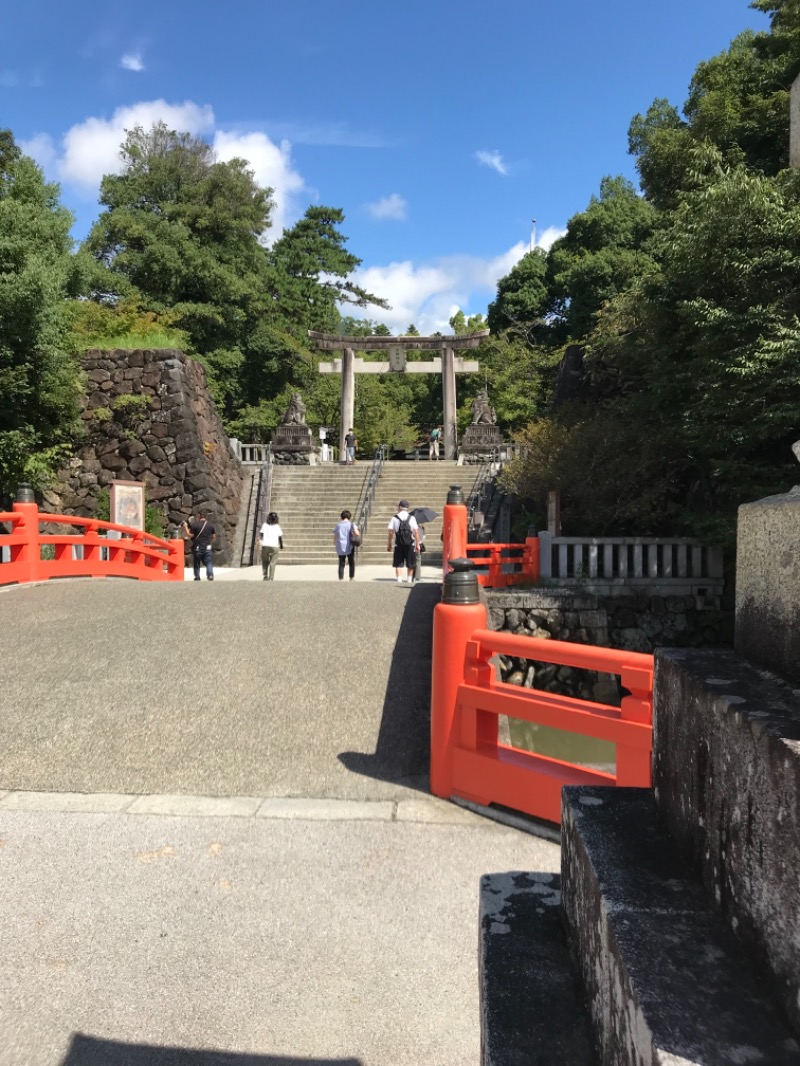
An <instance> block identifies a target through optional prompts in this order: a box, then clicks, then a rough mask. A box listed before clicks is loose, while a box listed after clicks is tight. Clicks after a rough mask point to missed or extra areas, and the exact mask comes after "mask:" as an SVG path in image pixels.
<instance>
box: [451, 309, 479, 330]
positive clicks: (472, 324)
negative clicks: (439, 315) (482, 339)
mask: <svg viewBox="0 0 800 1066" xmlns="http://www.w3.org/2000/svg"><path fill="white" fill-rule="evenodd" d="M486 328H487V326H486V319H485V318H484V317H483V315H470V316H469V318H467V316H466V315H465V314H464V312H463V311H456V313H455V314H454V315H453V317H452V318H451V319H450V329H452V331H453V333H455V334H459V333H478V332H480V331H481V330H483V329H486Z"/></svg>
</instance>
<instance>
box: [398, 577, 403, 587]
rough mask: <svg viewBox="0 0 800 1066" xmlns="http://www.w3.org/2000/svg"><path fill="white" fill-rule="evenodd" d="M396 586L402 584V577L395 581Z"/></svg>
mask: <svg viewBox="0 0 800 1066" xmlns="http://www.w3.org/2000/svg"><path fill="white" fill-rule="evenodd" d="M397 584H398V585H402V584H403V579H402V577H398V579H397Z"/></svg>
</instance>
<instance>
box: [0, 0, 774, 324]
mask: <svg viewBox="0 0 800 1066" xmlns="http://www.w3.org/2000/svg"><path fill="white" fill-rule="evenodd" d="M0 26H2V38H1V39H0V126H7V127H9V128H10V129H11V130H12V132H13V133H14V136H15V138H16V139H17V141H18V143H20V144H21V145H22V147H23V148H24V150H25V151H27V152H28V153H29V154H31V155H33V156H34V157H35V158H36V159H37V161H38V162H39V163H40V164H41V165H42V166H43V167H44V169H45V173H46V174H47V177H48V178H49V179H51V180H54V181H58V182H59V183H60V184H61V189H62V201H63V202H64V203H65V204H66V205H67V206H68V207H69V208H70V209H71V210H72V211H73V212H74V213H75V216H76V224H75V229H74V234H75V236H76V238H79V239H80V238H82V237H83V236H84V235H85V234H86V232H87V230H88V228H89V226H90V225H91V223H92V221H93V220H94V219H95V218H96V217H97V214H98V213H99V207H98V204H97V191H98V186H99V181H100V177H101V176H102V175H103V174H104V173H108V172H109V171H110V170H112V169H114V168H116V167H118V165H119V163H118V147H119V144H120V142H121V141H122V139H123V136H124V134H123V130H124V129H125V128H130V127H131V126H134V125H137V124H138V125H144V126H149V125H150V124H151V123H152V122H153V121H157V120H158V119H163V120H164V121H166V122H167V123H168V124H169V125H170V126H171V127H173V128H176V129H186V130H189V131H190V132H192V133H195V134H197V135H200V136H203V137H204V138H206V139H207V140H208V141H209V142H211V143H213V144H214V146H215V148H216V150H217V152H218V154H219V156H220V158H223V159H224V158H231V157H232V156H234V155H239V156H244V157H245V158H247V159H249V160H250V163H251V165H252V167H253V169H254V170H255V173H256V176H257V178H258V180H259V181H260V182H261V183H262V184H264V185H270V186H272V187H274V189H275V192H276V199H277V202H278V210H277V213H276V217H275V229H274V230H273V233H274V234H276V235H277V233H279V232H280V230H281V228H282V226H283V225H286V224H291V223H292V222H293V221H295V220H296V219H297V218H298V217H300V216H301V215H302V213H303V212H304V211H305V209H306V208H307V207H308V206H309V204H313V203H320V204H327V205H330V206H333V207H340V208H342V209H343V210H344V212H345V215H346V221H345V223H344V226H343V231H344V233H345V234H346V236H347V237H348V248H349V250H350V251H352V252H353V254H355V255H357V256H358V257H359V258H361V259H362V261H363V263H362V267H361V269H360V272H359V278H358V280H359V281H360V282H361V283H362V284H364V285H366V287H367V288H369V289H370V290H371V291H372V292H375V293H376V294H378V295H380V296H384V297H386V298H387V299H388V300H389V301H390V303H391V304H392V306H393V310H392V311H391V312H376V311H367V312H365V313H366V314H367V315H368V316H369V317H372V318H374V319H376V320H379V321H383V322H385V323H386V324H387V325H388V326H389V327H390V328H391V329H392V330H393V331H397V332H404V331H405V329H406V327H407V326H408V325H409V324H410V323H411V322H413V323H415V324H416V325H417V327H418V328H419V329H420V330H421V331H422V332H432V331H433V330H435V329H442V330H444V331H449V327H448V326H447V321H448V319H449V317H450V315H451V314H452V313H453V312H454V311H455V310H456V309H457V308H461V309H462V310H463V311H464V312H465V313H466V314H473V313H476V312H483V313H485V311H486V308H487V305H488V303H489V301H490V300H491V299H492V298H493V296H494V291H495V285H496V282H497V280H498V279H499V278H500V277H502V276H503V275H504V274H507V273H508V271H509V270H510V269H511V267H512V266H513V264H514V263H515V262H516V261H517V260H518V259H519V257H520V256H521V255H523V254H524V253H525V252H526V251H527V250H528V248H529V246H530V241H531V236H532V220H533V219H534V218H535V219H536V239H537V243H542V244H544V245H545V246H547V245H548V243H549V242H550V241H552V240H553V239H554V237H555V236H557V235H558V234H559V233H560V232H563V229H564V227H565V226H566V223H567V221H568V219H569V218H570V217H571V216H572V215H574V214H575V213H576V212H579V211H581V210H583V209H584V208H585V206H586V204H587V203H588V200H589V197H590V196H591V195H592V194H593V193H596V192H597V190H598V187H599V183H600V179H601V178H602V177H603V176H604V175H606V174H624V175H626V176H627V177H629V178H631V179H632V180H634V181H635V179H636V174H635V170H634V168H633V161H632V159H631V158H630V156H628V154H627V130H628V124H629V122H630V119H631V118H632V116H633V115H634V114H635V113H636V112H638V111H643V110H645V109H646V108H647V107H648V106H649V104H650V103H651V102H652V100H653V99H654V98H655V97H657V96H665V97H667V98H669V99H670V100H671V101H672V102H673V103H675V104H676V105H678V106H681V105H682V104H683V102H684V100H685V98H686V93H687V89H688V84H689V80H690V78H691V76H692V73H693V71H694V69H695V67H696V65H697V63H698V62H699V61H700V60H702V59H707V58H710V57H711V56H713V55H715V54H717V53H718V52H720V51H722V50H723V49H724V48H726V47H727V45H728V43H729V42H730V40H731V38H732V37H734V36H735V35H736V34H737V33H739V32H741V31H742V30H744V29H746V28H748V27H751V28H754V29H767V28H768V22H767V20H766V18H765V17H764V16H763V15H761V14H759V13H758V12H754V11H751V10H749V7H748V3H747V0H670V2H669V3H656V4H648V3H643V2H642V0H636V2H634V0H611V2H609V3H605V4H601V3H599V2H598V0H495V2H494V3H488V2H487V0H460V2H459V3H455V2H454V0H404V2H403V3H402V4H400V3H398V4H391V5H390V4H385V3H381V2H380V0H377V2H375V0H372V2H370V3H367V2H366V0H342V2H341V3H339V4H332V3H330V2H323V0H282V2H279V3H278V2H274V0H249V2H243V0H229V2H228V3H225V4H219V3H210V2H208V0H194V2H193V3H187V2H185V0H171V2H167V0H160V2H159V3H156V2H153V0H139V2H138V3H136V4H135V5H134V4H131V5H125V7H122V6H121V5H115V4H110V3H108V0H104V2H103V3H99V2H96V0H81V2H80V3H78V4H65V3H63V0H58V2H56V0H28V2H26V3H19V2H15V3H12V2H10V0H0Z"/></svg>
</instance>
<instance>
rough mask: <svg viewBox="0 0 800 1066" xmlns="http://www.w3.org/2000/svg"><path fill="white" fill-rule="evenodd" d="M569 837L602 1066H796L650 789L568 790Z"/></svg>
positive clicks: (798, 1050) (575, 943)
mask: <svg viewBox="0 0 800 1066" xmlns="http://www.w3.org/2000/svg"><path fill="white" fill-rule="evenodd" d="M561 836H562V893H563V895H562V908H563V915H564V917H565V919H566V924H567V935H568V937H569V939H570V943H571V948H572V952H573V955H574V957H576V958H577V960H578V964H579V967H580V970H581V976H582V979H583V984H584V988H585V990H586V996H587V1000H588V1002H589V1004H590V1010H591V1015H592V1024H593V1029H594V1039H595V1044H596V1047H597V1048H598V1049H599V1057H600V1061H601V1062H603V1063H609V1064H611V1063H613V1064H614V1066H634V1064H636V1066H639V1064H641V1063H645V1062H647V1063H673V1062H674V1063H678V1062H680V1063H681V1064H683V1066H723V1064H729V1063H730V1064H732V1063H740V1062H754V1063H755V1062H763V1063H770V1064H771V1066H800V1045H798V1043H797V1041H796V1040H795V1039H794V1038H793V1037H792V1035H791V1033H790V1032H789V1030H788V1029H787V1028H786V1026H785V1024H784V1022H783V1020H782V1018H781V1017H780V1016H779V1014H778V1011H777V1009H776V1007H775V1006H774V1005H773V1003H772V1002H771V1001H770V1000H769V999H768V998H767V996H766V994H765V991H764V982H763V980H762V978H761V975H759V974H756V973H755V972H754V969H753V967H752V963H751V962H750V961H749V959H748V958H747V957H746V956H745V954H744V952H743V951H742V949H741V947H740V945H739V944H738V943H737V941H736V940H735V939H734V936H733V934H732V932H731V930H730V929H729V928H728V926H727V925H726V924H725V922H724V921H723V919H722V918H721V917H720V916H719V915H718V914H717V913H716V912H715V911H714V910H713V908H712V905H711V903H710V902H709V900H708V898H707V897H706V895H705V894H704V892H703V890H702V887H701V885H700V883H699V882H698V881H697V880H696V879H695V878H694V877H693V876H692V875H691V873H690V871H689V870H688V868H687V867H686V866H685V865H684V862H683V860H682V858H681V856H680V854H679V853H678V851H677V848H676V847H675V845H674V844H673V843H672V841H671V839H670V838H669V837H668V836H667V834H666V832H665V831H664V829H663V828H662V826H661V824H660V823H659V820H658V816H657V811H656V805H655V800H654V797H653V793H652V792H651V791H650V790H649V789H632V788H619V789H614V788H598V787H580V788H578V787H567V788H565V789H564V790H563V793H562V832H561ZM547 980H549V977H548V975H547V974H543V973H541V972H539V973H538V974H537V984H538V985H541V983H542V981H544V982H545V983H546V982H547ZM534 1061H535V1060H534Z"/></svg>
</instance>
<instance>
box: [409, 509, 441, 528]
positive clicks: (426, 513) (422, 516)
mask: <svg viewBox="0 0 800 1066" xmlns="http://www.w3.org/2000/svg"><path fill="white" fill-rule="evenodd" d="M408 513H409V514H410V515H411V517H412V518H416V520H417V522H418V523H419V524H420V525H422V526H424V525H425V523H426V522H432V521H433V520H434V519H435V518H438V517H439V512H438V511H432V510H431V509H430V507H415V508H414V510H413V511H409V512H408Z"/></svg>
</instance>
